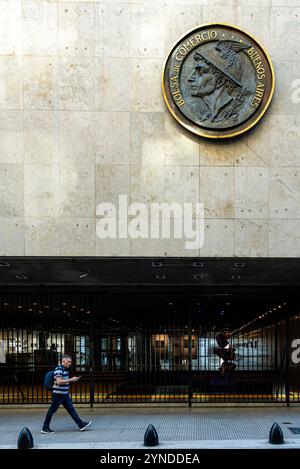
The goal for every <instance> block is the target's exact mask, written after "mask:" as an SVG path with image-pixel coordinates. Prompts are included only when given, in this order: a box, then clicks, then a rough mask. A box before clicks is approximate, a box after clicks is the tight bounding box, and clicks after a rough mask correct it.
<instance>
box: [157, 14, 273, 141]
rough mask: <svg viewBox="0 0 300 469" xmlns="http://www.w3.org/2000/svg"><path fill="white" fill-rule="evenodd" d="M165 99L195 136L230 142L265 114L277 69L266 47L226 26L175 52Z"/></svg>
mask: <svg viewBox="0 0 300 469" xmlns="http://www.w3.org/2000/svg"><path fill="white" fill-rule="evenodd" d="M162 86H163V94H164V98H165V101H166V103H167V106H168V108H169V110H170V112H171V114H172V115H173V117H175V119H176V120H177V121H178V122H180V124H182V125H183V126H184V127H185V128H187V129H188V130H190V131H191V132H194V133H195V134H197V135H201V136H203V137H208V138H229V137H234V136H236V135H239V134H241V133H243V132H246V131H247V130H249V129H250V128H251V127H253V126H254V125H255V124H256V123H257V122H258V121H259V119H260V118H261V117H262V116H263V114H264V113H265V112H266V110H267V108H268V106H269V104H270V102H271V99H272V96H273V93H274V86H275V78H274V69H273V66H272V63H271V60H270V58H269V57H268V55H267V53H266V52H265V51H264V49H263V48H262V46H261V45H260V44H259V43H258V42H257V41H256V40H255V39H254V38H253V37H251V36H250V35H249V34H247V33H246V32H244V31H242V30H241V29H239V28H236V27H234V26H230V25H227V24H219V23H216V24H209V25H203V26H199V27H198V28H196V29H194V30H192V31H190V32H189V33H188V34H186V35H185V36H184V37H183V38H181V39H180V40H179V41H178V42H177V44H176V45H175V46H174V47H173V48H172V50H171V52H170V54H169V56H168V58H167V60H166V63H165V66H164V70H163V83H162Z"/></svg>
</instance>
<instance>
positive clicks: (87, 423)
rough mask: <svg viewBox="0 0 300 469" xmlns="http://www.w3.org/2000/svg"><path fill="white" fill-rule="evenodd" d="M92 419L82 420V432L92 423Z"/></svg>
mask: <svg viewBox="0 0 300 469" xmlns="http://www.w3.org/2000/svg"><path fill="white" fill-rule="evenodd" d="M91 423H92V421H91V420H90V421H89V422H82V427H80V428H79V431H80V432H83V430H85V429H86V428H87V427H89V426H90V425H91Z"/></svg>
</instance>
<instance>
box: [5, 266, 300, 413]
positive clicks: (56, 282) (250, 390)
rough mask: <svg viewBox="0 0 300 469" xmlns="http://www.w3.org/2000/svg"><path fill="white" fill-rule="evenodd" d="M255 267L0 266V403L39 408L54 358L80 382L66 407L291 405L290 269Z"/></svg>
mask: <svg viewBox="0 0 300 469" xmlns="http://www.w3.org/2000/svg"><path fill="white" fill-rule="evenodd" d="M260 261H261V262H260ZM263 261H264V260H258V259H257V260H255V262H256V265H254V263H253V262H254V261H253V260H249V259H248V260H247V259H206V260H205V259H201V262H199V259H198V260H195V259H186V258H185V259H179V258H176V259H169V258H168V259H167V260H166V259H149V258H143V259H133V258H130V259H127V262H126V259H124V258H123V259H116V258H114V259H109V258H106V259H103V258H99V259H95V258H93V259H87V258H84V259H82V258H76V259H70V258H64V259H62V258H57V259H55V258H42V259H37V258H36V259H32V258H31V259H30V258H11V259H8V258H5V261H4V260H3V261H2V263H1V262H0V280H2V282H1V290H0V318H1V324H0V404H10V403H26V404H27V403H45V402H48V401H49V398H50V395H49V393H48V392H47V391H46V390H45V389H43V385H42V383H43V377H44V374H45V372H46V371H48V370H49V369H51V368H53V367H54V366H55V364H56V363H57V362H58V360H59V359H60V356H61V354H62V353H68V354H71V355H72V357H73V372H74V374H80V375H81V376H82V379H81V380H80V381H79V382H78V384H76V385H73V387H72V397H73V399H74V401H75V402H77V403H78V402H79V403H86V404H90V405H94V404H97V403H101V404H103V403H112V402H115V403H120V402H123V403H127V402H128V403H134V402H146V403H153V402H154V403H155V402H185V403H187V404H189V405H192V403H202V402H203V403H204V402H206V403H207V402H212V403H213V402H242V403H249V402H250V403H251V402H269V403H282V402H285V403H287V404H290V403H293V402H299V399H300V394H299V391H300V385H299V370H300V368H299V364H298V355H299V357H300V328H299V312H298V283H297V282H299V276H300V274H299V267H298V264H297V263H296V262H295V260H294V259H293V260H289V261H290V263H288V262H287V261H288V260H281V261H280V260H278V259H276V260H275V259H273V260H270V259H267V260H265V262H263ZM270 261H273V263H271V262H270ZM268 262H269V265H268ZM276 262H277V264H276ZM251 263H252V264H251ZM291 271H292V272H291ZM114 272H115V274H114ZM172 275H173V277H172ZM120 278H122V280H121V281H120ZM180 279H181V281H179V280H180ZM191 279H192V280H191ZM258 279H259V281H258ZM291 279H293V280H291ZM112 280H114V282H113V281H112ZM224 328H227V329H228V330H229V332H230V337H229V339H228V340H229V342H230V344H231V345H232V346H233V347H234V348H235V356H234V359H233V360H232V362H233V363H234V365H235V369H234V371H233V372H232V374H231V375H230V376H228V375H223V374H222V373H221V372H220V366H221V364H222V359H221V358H220V357H219V356H218V355H217V354H216V353H215V348H216V347H217V342H216V337H217V335H218V334H219V333H220V332H221V331H223V329H224ZM298 349H299V354H298ZM299 362H300V359H299Z"/></svg>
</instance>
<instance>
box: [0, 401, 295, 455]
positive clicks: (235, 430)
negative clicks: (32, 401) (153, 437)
mask: <svg viewBox="0 0 300 469" xmlns="http://www.w3.org/2000/svg"><path fill="white" fill-rule="evenodd" d="M45 412H46V409H0V442H1V445H0V448H1V449H4V448H16V445H17V438H18V434H19V432H20V430H21V429H22V428H23V427H24V426H26V427H28V428H29V429H30V431H31V432H32V435H33V438H34V445H35V447H36V448H63V449H70V448H77V449H81V448H97V449H98V448H108V449H112V448H117V449H123V448H124V449H125V448H126V449H127V448H135V449H137V448H145V447H144V446H143V438H144V433H145V430H146V428H147V427H148V425H149V424H153V425H154V426H155V428H156V430H157V432H158V437H159V441H160V445H159V446H158V447H156V448H160V449H168V448H178V449H179V448H188V449H189V448H191V449H192V448H209V449H211V448H247V449H249V448H253V449H254V448H268V449H269V448H270V447H271V448H274V449H279V448H297V449H300V434H299V435H296V434H293V433H292V431H291V430H290V429H289V428H290V427H292V428H295V427H298V428H300V408H299V407H297V408H296V407H295V408H293V407H290V408H286V407H281V408H274V407H272V408H263V407H256V408H232V407H230V408H226V407H224V408H220V407H219V408H201V407H195V408H191V409H189V408H187V407H174V408H165V409H164V408H157V407H145V408H136V407H130V406H128V407H127V408H98V409H81V408H79V409H78V413H79V415H80V416H81V418H82V419H84V420H89V419H92V420H93V423H92V425H91V426H90V427H89V429H88V430H86V431H84V432H79V431H78V429H77V427H76V426H75V424H74V423H73V421H72V420H71V418H70V417H69V415H68V414H67V413H66V411H65V410H64V409H62V410H60V411H59V412H57V414H55V416H54V417H53V420H52V423H51V428H52V429H53V430H55V432H56V433H55V434H53V435H44V434H41V433H40V430H41V425H42V422H43V418H44V415H45ZM274 422H277V423H278V424H279V425H280V426H281V428H282V430H283V434H284V438H285V444H284V445H279V446H276V445H270V444H269V443H268V436H269V431H270V428H271V426H272V424H273V423H274Z"/></svg>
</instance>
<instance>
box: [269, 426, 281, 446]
mask: <svg viewBox="0 0 300 469" xmlns="http://www.w3.org/2000/svg"><path fill="white" fill-rule="evenodd" d="M269 443H271V444H272V445H282V444H283V443H284V438H283V433H282V430H281V427H280V426H279V425H278V423H276V422H275V423H273V425H272V427H271V430H270V434H269Z"/></svg>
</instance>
